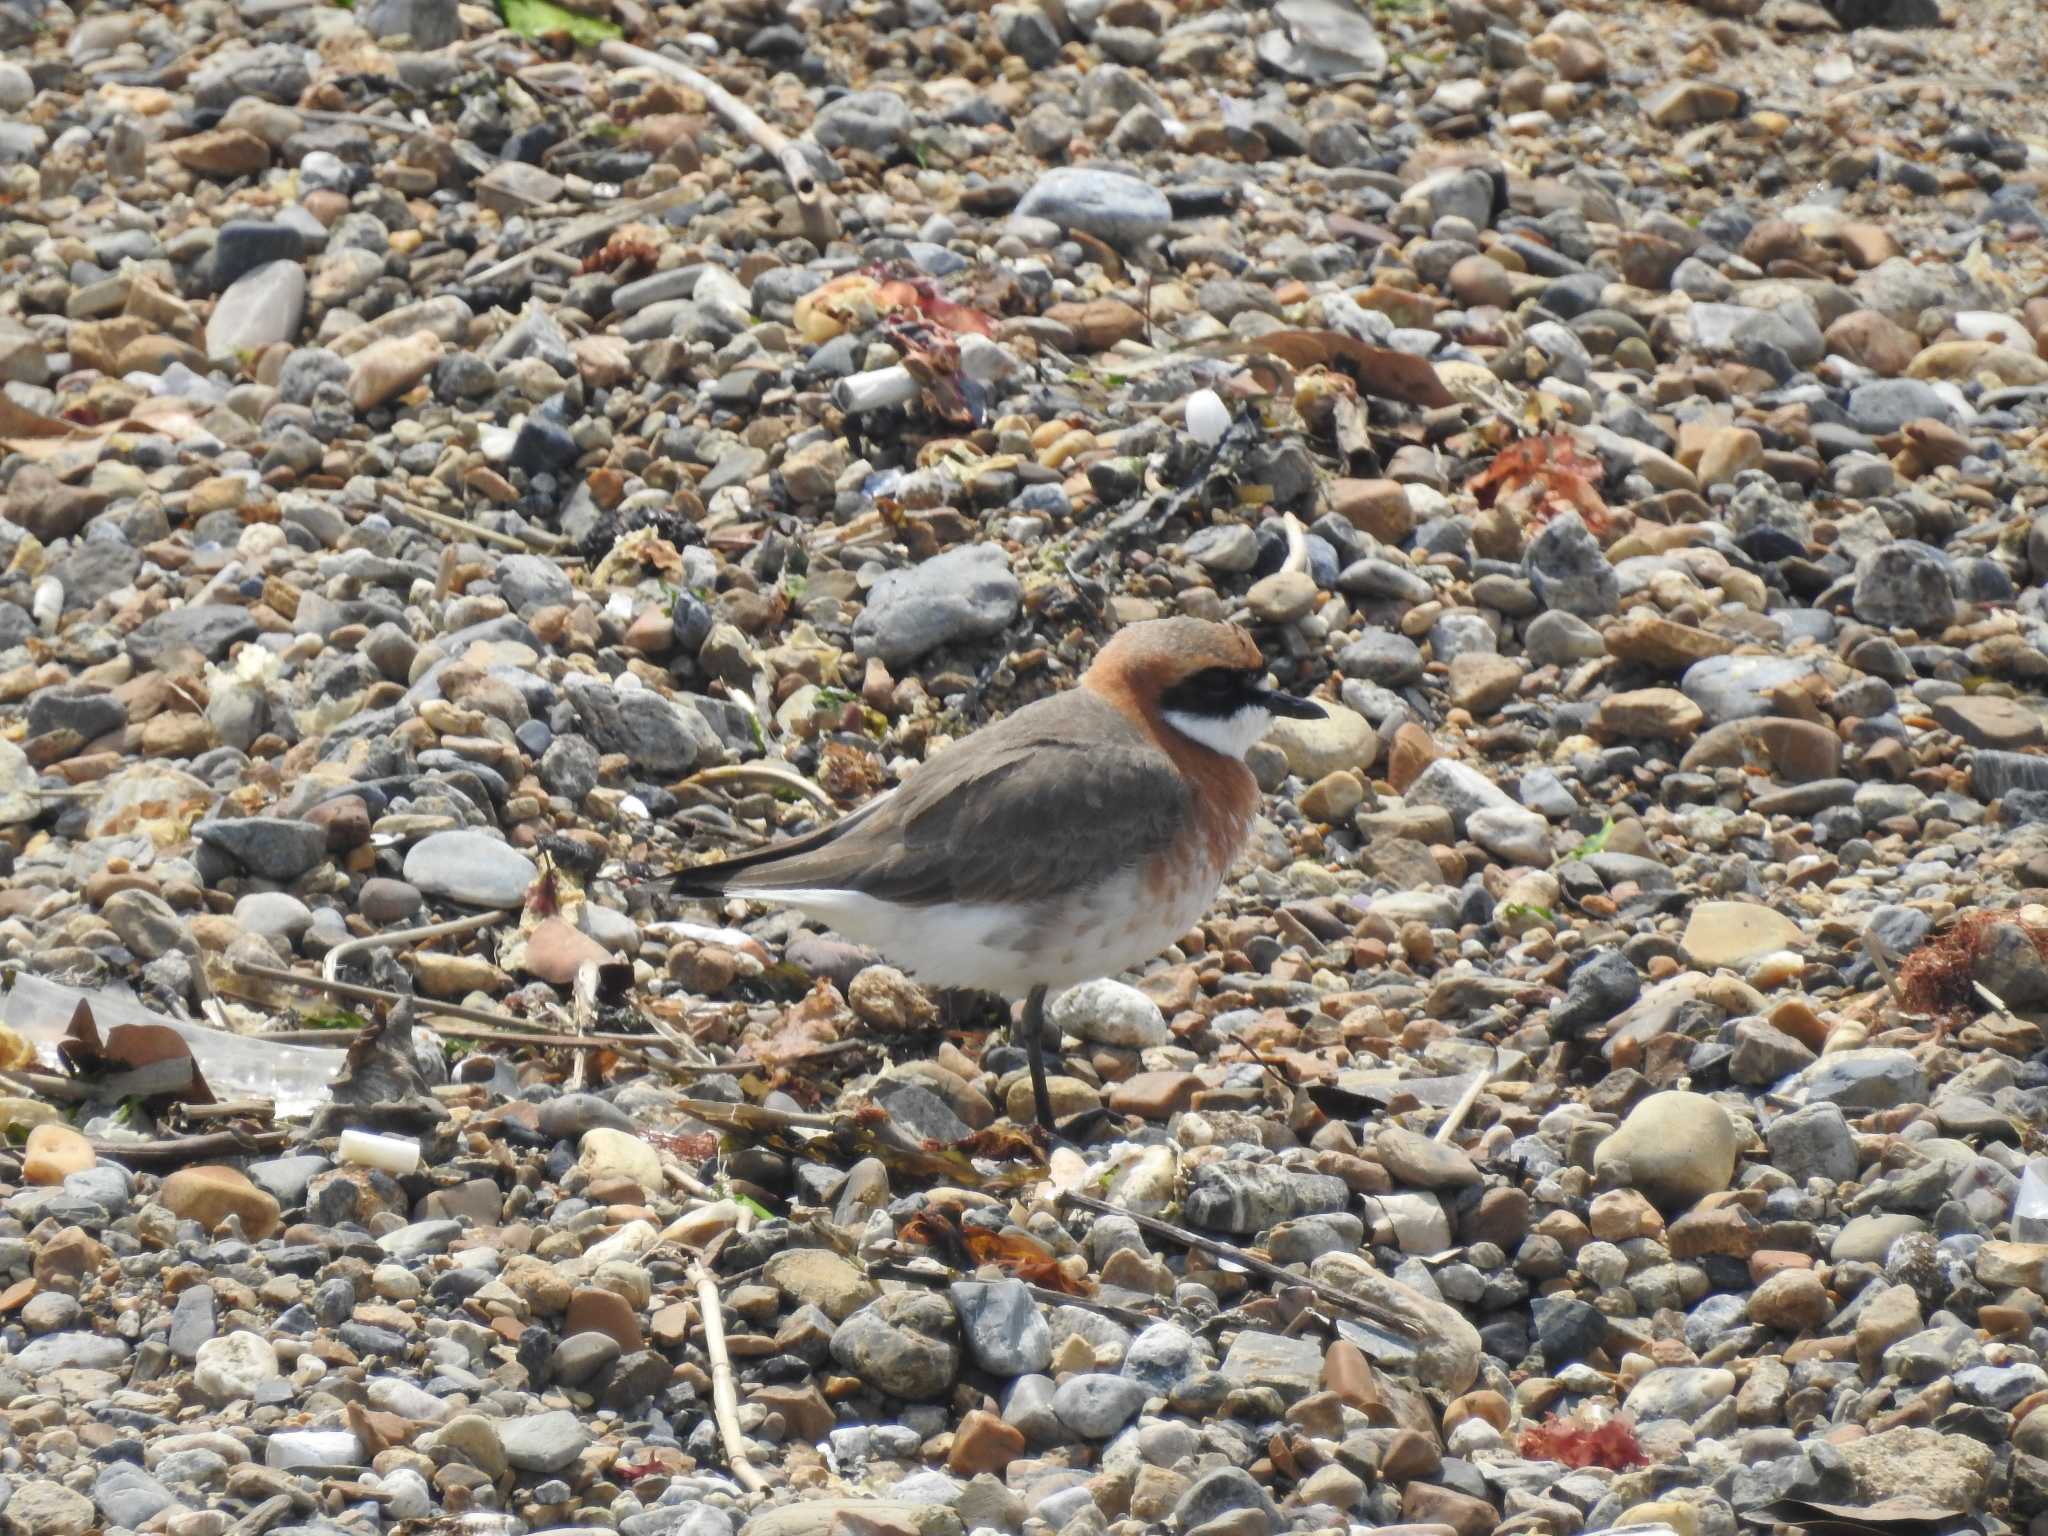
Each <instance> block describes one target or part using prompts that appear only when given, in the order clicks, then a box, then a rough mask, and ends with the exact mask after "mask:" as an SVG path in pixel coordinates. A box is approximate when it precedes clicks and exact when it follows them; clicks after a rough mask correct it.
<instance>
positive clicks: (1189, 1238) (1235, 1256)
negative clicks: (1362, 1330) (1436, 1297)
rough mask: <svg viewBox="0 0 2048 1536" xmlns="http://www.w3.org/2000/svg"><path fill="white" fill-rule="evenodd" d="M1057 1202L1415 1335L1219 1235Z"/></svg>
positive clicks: (1116, 1210)
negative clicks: (1125, 1222)
mask: <svg viewBox="0 0 2048 1536" xmlns="http://www.w3.org/2000/svg"><path fill="white" fill-rule="evenodd" d="M1059 1201H1060V1203H1061V1204H1062V1205H1078V1206H1079V1207H1081V1209H1082V1210H1084V1211H1094V1212H1095V1213H1096V1214H1097V1215H1101V1216H1126V1217H1129V1218H1130V1219H1131V1220H1132V1221H1134V1222H1136V1223H1137V1224H1138V1225H1139V1226H1140V1227H1142V1228H1143V1229H1144V1230H1145V1231H1147V1232H1151V1233H1154V1234H1156V1235H1157V1236H1160V1237H1165V1238H1171V1239H1172V1240H1173V1241H1174V1242H1176V1243H1180V1244H1181V1245H1183V1246H1184V1247H1188V1248H1200V1249H1202V1250H1203V1251H1204V1252H1206V1253H1213V1254H1215V1255H1216V1256H1217V1257H1218V1258H1223V1259H1228V1260H1229V1261H1230V1262H1231V1263H1233V1264H1236V1265H1238V1266H1239V1267H1240V1268H1243V1269H1248V1270H1250V1271H1251V1272H1252V1273H1253V1274H1255V1275H1257V1276H1259V1277H1260V1278H1261V1279H1263V1280H1271V1281H1273V1282H1274V1283H1275V1284H1277V1285H1299V1286H1306V1287H1307V1288H1308V1289H1309V1290H1311V1291H1314V1292H1315V1293H1316V1295H1318V1296H1320V1297H1322V1298H1323V1300H1325V1301H1327V1302H1329V1303H1330V1304H1331V1305H1333V1306H1339V1307H1342V1308H1344V1309H1345V1310H1346V1311H1348V1312H1356V1313H1357V1314H1358V1315H1359V1316H1361V1317H1365V1318H1369V1319H1371V1320H1372V1322H1373V1323H1374V1324H1376V1325H1377V1326H1379V1327H1381V1328H1385V1329H1387V1330H1388V1331H1389V1332H1391V1333H1396V1334H1399V1335H1400V1336H1401V1337H1402V1338H1404V1339H1406V1338H1413V1337H1414V1328H1413V1325H1412V1324H1411V1323H1410V1322H1409V1321H1408V1320H1407V1319H1406V1318H1403V1317H1397V1316H1395V1315H1394V1314H1393V1313H1391V1312H1388V1311H1386V1310H1384V1309H1383V1308H1380V1307H1376V1306H1374V1305H1373V1304H1372V1303H1371V1302H1369V1301H1362V1300H1360V1299H1359V1298H1358V1297H1356V1296H1353V1295H1352V1294H1351V1293H1350V1292H1349V1291H1341V1290H1339V1289H1338V1288H1337V1287H1336V1286H1334V1285H1325V1284H1324V1283H1323V1282H1322V1281H1320V1280H1312V1279H1310V1278H1309V1277H1308V1276H1307V1275H1297V1274H1294V1273H1293V1272H1291V1271H1289V1270H1285V1269H1282V1268H1281V1267H1280V1266H1279V1265H1278V1264H1273V1263H1269V1262H1268V1261H1267V1260H1265V1259H1262V1258H1260V1257H1259V1256H1258V1255H1257V1254H1255V1253H1252V1252H1249V1251H1248V1250H1246V1249H1243V1248H1240V1247H1238V1246H1237V1244H1235V1243H1226V1242H1224V1241H1223V1240H1222V1239H1221V1238H1217V1237H1209V1236H1206V1235H1204V1234H1203V1233H1200V1232H1196V1231H1192V1230H1190V1229H1189V1228H1187V1227H1177V1226H1175V1225H1174V1224H1173V1223H1172V1222H1170V1221H1161V1220H1160V1219H1159V1218H1158V1217H1157V1216H1144V1215H1140V1214H1139V1213H1138V1212H1136V1211H1127V1210H1125V1209H1124V1208H1123V1207H1122V1206H1120V1205H1111V1204H1110V1203H1109V1202H1108V1201H1107V1200H1097V1199H1095V1198H1094V1197H1093V1196H1092V1195H1077V1194H1073V1193H1070V1192H1063V1193H1062V1194H1061V1195H1060V1196H1059Z"/></svg>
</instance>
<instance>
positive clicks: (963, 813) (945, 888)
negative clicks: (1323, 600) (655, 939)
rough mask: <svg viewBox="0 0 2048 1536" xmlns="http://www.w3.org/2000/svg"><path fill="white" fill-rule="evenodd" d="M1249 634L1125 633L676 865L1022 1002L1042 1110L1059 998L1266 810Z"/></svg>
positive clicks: (1202, 889)
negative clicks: (819, 806)
mask: <svg viewBox="0 0 2048 1536" xmlns="http://www.w3.org/2000/svg"><path fill="white" fill-rule="evenodd" d="M1265 678H1266V663H1265V658H1264V657H1263V656H1261V655H1260V654H1259V648H1258V646H1257V645H1255V644H1254V643H1253V642H1252V639H1251V636H1249V635H1248V634H1246V633H1245V632H1244V631H1243V630H1241V629H1238V628H1236V627H1235V626H1233V625H1229V624H1214V623H1209V622H1207V621H1205V620H1201V619H1187V618H1182V619H1153V620H1149V621H1147V622H1145V623H1141V624H1133V625H1131V626H1130V627H1129V628H1127V629H1124V630H1121V631H1119V632H1118V633H1117V634H1116V635H1115V636H1114V637H1113V638H1112V639H1111V640H1110V642H1109V643H1108V644H1107V645H1105V646H1104V647H1103V648H1102V650H1101V652H1100V653H1099V654H1098V655H1097V656H1096V658H1095V662H1094V664H1093V665H1092V666H1090V667H1089V668H1088V670H1087V672H1086V673H1085V674H1084V675H1083V676H1082V678H1081V681H1080V685H1079V686H1078V687H1075V688H1071V689H1068V690H1066V691H1065V692H1061V693H1056V694H1053V695H1051V696H1050V697H1048V698H1043V699H1039V700H1038V701H1036V702H1035V703H1032V704H1027V705H1026V706H1024V707H1023V708H1022V709H1019V710H1017V711H1016V712H1015V713H1014V714H1011V715H1009V716H1007V717H1006V718H1004V719H1002V720H999V721H997V722H996V723H994V724H993V725H990V726H987V727H985V728H984V729H982V730H979V731H976V732H975V733H974V734H973V735H971V736H969V737H967V738H966V739H965V740H963V741H961V742H959V743H958V744H957V745H955V746H952V747H949V748H947V749H945V750H944V751H942V752H940V753H938V754H937V755H936V756H934V757H932V758H931V759H930V760H929V761H927V762H926V763H925V764H924V765H923V766H922V767H920V768H919V769H918V770H917V771H916V772H914V773H912V774H911V775H910V776H909V777H908V778H907V779H905V780H904V782H903V783H902V784H900V785H899V786H897V787H896V788H895V789H893V790H890V791H889V792H888V793H886V794H884V795H881V796H878V797H877V798H876V799H874V800H872V801H870V802H869V803H868V804H866V805H864V806H862V807H861V808H860V809H859V810H857V811H855V812H854V813H853V814H852V815H850V816H847V817H845V818H844V819H842V820H840V821H837V822H834V823H833V824H832V825H830V826H828V827H823V828H820V829H819V830H817V831H815V832H811V833H808V834H806V835H804V836H801V837H796V838H792V839H790V840H788V841H786V842H782V843H778V844H776V845H774V846H773V847H769V848H763V849H759V850H756V851H755V852H752V853H747V854H743V855H740V856H739V857H737V858H731V859H724V860H721V861H718V862H715V863H709V864H699V865H697V866H695V867H694V868H691V869H687V870H684V871H683V872H682V873H681V874H679V875H678V876H677V877H676V881H675V889H676V890H677V891H678V892H680V893H681V894H683V895H686V896H696V897H703V898H718V897H724V896H742V897H746V898H749V899H752V900H758V901H767V902H774V903H776V904H779V905H782V906H788V907H794V908H796V909H797V910H798V911H800V912H802V913H804V914H805V915H806V916H809V917H812V918H815V919H816V920H817V921H819V922H821V923H824V924H825V925H827V926H828V927H830V928H832V929H834V930H835V931H837V932H838V933H839V934H840V935H841V936H843V937H844V938H847V939H850V940H852V941H853V942H855V943H857V944H862V945H865V946H867V947H868V948H871V949H874V950H877V951H879V952H880V953H881V954H882V955H883V956H884V957H885V958H886V959H888V960H889V961H890V962H891V963H893V964H895V965H897V966H899V967H901V968H902V969H903V970H905V971H907V972H909V973H910V974H911V975H912V976H914V977H916V978H917V979H918V980H919V981H921V982H923V983H925V984H926V985H929V986H935V987H953V988H959V989H962V990H966V991H976V992H993V993H996V994H998V995H1000V996H1002V997H1003V998H1005V999H1012V1000H1014V999H1017V998H1022V999H1023V1000H1024V1017H1023V1032H1024V1046H1025V1051H1026V1053H1027V1055H1028V1058H1029V1060H1030V1064H1031V1093H1032V1102H1033V1107H1034V1108H1035V1110H1036V1111H1037V1115H1038V1120H1039V1123H1040V1124H1041V1125H1043V1126H1044V1127H1045V1128H1046V1129H1047V1130H1048V1131H1051V1130H1052V1129H1054V1126H1053V1117H1052V1102H1051V1098H1050V1096H1049V1094H1048V1093H1047V1091H1046V1079H1045V1045H1044V1041H1043V1038H1042V1035H1043V1031H1044V1026H1045V1000H1046V995H1047V994H1048V992H1051V991H1056V990H1061V989H1064V988H1066V987H1070V986H1072V985H1074V984H1075V983H1077V982H1082V981H1091V980H1095V979H1096V978H1099V977H1104V976H1113V975H1115V974H1117V973H1118V972H1120V971H1123V970H1127V969H1129V968H1130V967H1131V966H1134V965H1139V964H1142V963H1143V962H1145V961H1147V960H1149V959H1151V958H1152V957H1153V956H1155V955H1157V954H1158V953H1159V952H1160V951H1161V950H1163V949H1165V948H1167V946H1169V945H1170V944H1172V943H1174V942H1175V941H1176V940H1178V939H1179V938H1181V937H1182V936H1183V935H1185V934H1186V933H1187V931H1188V930H1189V929H1190V928H1192V927H1193V926H1194V925H1195V923H1196V921H1197V920H1199V919H1200V917H1201V916H1202V914H1203V913H1204V912H1205V911H1207V910H1208V908H1209V903H1210V902H1211V901H1212V900H1214V898H1215V895H1216V892H1217V890H1218V888H1219V887H1220V886H1221V885H1222V883H1223V878H1224V876H1225V875H1226V874H1228V873H1229V871H1230V867H1231V865H1232V863H1233V862H1235V860H1236V858H1237V854H1238V851H1239V850H1240V849H1241V848H1242V847H1243V846H1244V841H1245V837H1246V835H1247V834H1248V833H1249V832H1250V830H1251V825H1252V816H1253V812H1254V811H1255V810H1256V809H1257V807H1258V803H1259V790H1258V785H1257V784H1256V783H1255V782H1254V781H1253V779H1252V774H1251V770H1250V769H1249V768H1247V767H1246V766H1245V764H1244V756H1245V753H1246V752H1248V751H1249V750H1250V749H1251V748H1252V746H1253V744H1254V743H1256V742H1257V741H1258V740H1259V739H1260V737H1262V736H1264V735H1265V733H1266V729H1267V727H1268V726H1269V725H1270V724H1271V723H1272V720H1273V717H1274V716H1275V715H1285V716H1289V717H1291V718H1293V719H1297V720H1315V719H1321V718H1322V716H1323V710H1322V707H1321V706H1320V705H1317V704H1313V703H1310V702H1308V701H1307V700H1305V699H1297V698H1293V697H1291V696H1289V695H1288V694H1285V693H1280V692H1277V691H1275V690H1273V689H1270V688H1268V687H1267V686H1266V682H1265Z"/></svg>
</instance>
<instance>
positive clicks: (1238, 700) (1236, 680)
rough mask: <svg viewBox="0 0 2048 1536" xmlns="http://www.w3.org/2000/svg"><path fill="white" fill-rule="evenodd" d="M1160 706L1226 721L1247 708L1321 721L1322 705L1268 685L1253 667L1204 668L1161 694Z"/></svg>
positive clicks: (1181, 712)
mask: <svg viewBox="0 0 2048 1536" xmlns="http://www.w3.org/2000/svg"><path fill="white" fill-rule="evenodd" d="M1159 703H1160V706H1161V708H1163V709H1166V710H1168V711H1170V712H1172V713H1175V714H1183V715H1207V716H1210V717H1211V718H1214V719H1219V720H1227V719H1229V718H1230V717H1231V716H1233V715H1237V714H1241V713H1242V712H1243V711H1245V710H1247V709H1263V710H1265V711H1266V713H1268V714H1271V715H1285V716H1288V717H1290V718H1292V719H1296V720H1320V719H1322V717H1323V711H1322V706H1320V705H1317V704H1311V703H1309V702H1308V701H1307V700H1305V699H1297V698H1294V697H1292V696H1291V695H1289V694H1285V693H1278V692H1275V691H1274V690H1272V689H1270V688H1268V687H1266V685H1265V673H1264V672H1262V671H1260V670H1259V669H1257V668H1254V667H1204V668H1203V669H1202V670H1201V671H1199V672H1196V673H1194V674H1192V675H1191V676H1188V677H1184V678H1182V679H1181V680H1180V681H1179V682H1177V683H1175V684H1174V685H1173V686H1172V687H1171V688H1168V689H1167V690H1166V691H1165V692H1164V693H1162V694H1161V695H1160V697H1159Z"/></svg>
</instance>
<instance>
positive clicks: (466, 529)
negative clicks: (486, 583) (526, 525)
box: [385, 491, 541, 555]
mask: <svg viewBox="0 0 2048 1536" xmlns="http://www.w3.org/2000/svg"><path fill="white" fill-rule="evenodd" d="M385 495H386V497H387V498H388V499H389V500H390V501H391V502H393V503H394V506H393V508H392V510H393V512H394V513H395V514H396V515H397V516H399V517H415V518H418V519H419V520H420V521H421V522H423V523H425V524H427V526H428V527H430V528H438V529H439V530H440V531H441V532H443V533H445V534H449V535H451V536H452V537H454V538H458V539H477V540H480V541H482V542H483V543H486V544H502V545H503V546H504V547H505V548H507V549H516V550H518V551H519V552H520V553H521V554H529V555H530V554H532V553H534V552H535V550H536V549H538V548H540V547H541V546H539V545H536V544H534V543H531V542H530V541H528V540H526V539H522V538H520V537H519V536H518V535H516V534H510V533H500V532H498V530H497V529H495V528H479V527H478V526H477V525H476V524H475V523H466V522H464V521H463V520H462V519H461V518H459V517H451V516H449V515H448V514H447V513H446V512H436V511H435V510H434V509H433V508H432V507H426V506H422V505H420V503H418V502H416V501H408V500H407V499H406V498H405V497H403V496H400V495H398V494H397V493H396V492H393V491H386V492H385Z"/></svg>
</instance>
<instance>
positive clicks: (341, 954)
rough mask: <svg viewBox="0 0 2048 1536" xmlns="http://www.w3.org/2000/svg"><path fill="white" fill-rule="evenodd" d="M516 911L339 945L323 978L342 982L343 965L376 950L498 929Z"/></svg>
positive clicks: (332, 951) (326, 964) (495, 910)
mask: <svg viewBox="0 0 2048 1536" xmlns="http://www.w3.org/2000/svg"><path fill="white" fill-rule="evenodd" d="M513 910H514V909H513V908H511V907H496V908H493V909H492V910H491V911H489V912H478V913H476V914H474V915H472V916H470V917H457V918H451V919H449V920H448V921H447V922H445V923H427V924H424V925H423V926H421V927H418V928H398V929H394V930H393V931H392V932H390V933H373V934H371V935H370V936H369V937H368V938H364V939H350V940H349V941H348V942H347V943H346V944H337V945H335V946H334V948H332V949H330V950H329V951H327V958H326V959H325V960H324V961H322V962H321V965H320V975H321V977H322V978H323V979H325V980H327V981H338V980H340V979H341V963H342V961H344V960H347V959H349V958H351V957H353V956H355V955H359V954H363V953H365V952H366V951H369V950H373V949H391V948H393V947H395V946H397V945H400V944H416V943H419V942H420V941H421V940H423V939H445V938H448V937H450V936H451V935H454V934H458V933H474V932H476V930H477V929H479V928H494V927H496V926H497V925H498V924H499V923H502V922H503V921H504V920H505V919H506V918H507V917H509V916H510V915H511V914H512V912H513Z"/></svg>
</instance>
